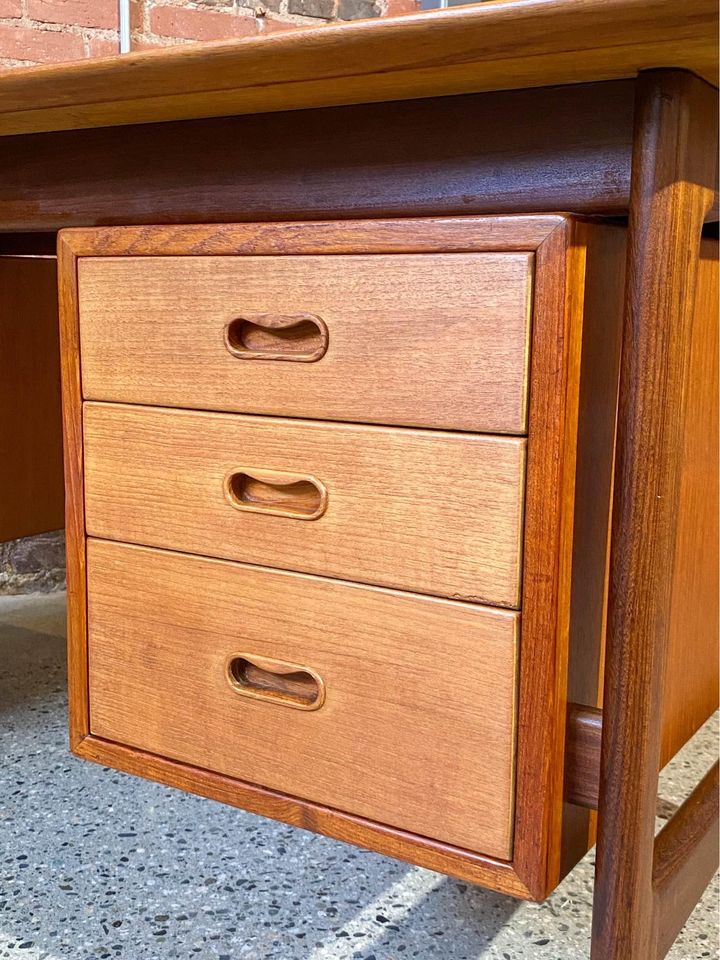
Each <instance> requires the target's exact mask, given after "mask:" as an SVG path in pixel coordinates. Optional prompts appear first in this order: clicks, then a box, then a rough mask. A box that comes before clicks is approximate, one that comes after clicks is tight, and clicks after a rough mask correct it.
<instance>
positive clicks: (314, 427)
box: [84, 403, 526, 607]
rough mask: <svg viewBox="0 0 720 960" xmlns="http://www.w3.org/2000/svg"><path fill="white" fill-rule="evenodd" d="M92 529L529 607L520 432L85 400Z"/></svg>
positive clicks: (162, 544) (211, 553)
mask: <svg viewBox="0 0 720 960" xmlns="http://www.w3.org/2000/svg"><path fill="white" fill-rule="evenodd" d="M84 443H85V501H86V526H87V532H88V535H90V536H93V537H100V538H104V539H110V540H122V541H126V542H133V543H140V544H146V545H148V546H155V547H165V548H168V549H174V550H183V551H186V552H190V553H199V554H205V555H207V556H215V557H222V558H226V559H230V560H241V561H245V562H248V563H257V564H262V565H264V566H271V567H280V568H285V569H290V570H299V571H304V572H307V573H315V574H324V575H325V576H332V577H338V578H341V579H345V580H357V581H362V582H365V583H372V584H378V585H380V586H387V587H396V588H401V589H409V590H415V591H418V592H421V593H429V594H437V595H441V596H447V597H453V598H456V599H462V600H471V601H477V602H483V603H491V604H496V605H500V606H508V607H517V606H518V605H519V589H520V560H521V532H522V514H523V496H524V473H525V444H526V441H525V440H523V439H520V438H509V437H489V436H481V435H476V434H464V433H444V432H439V431H427V430H411V429H399V428H389V427H370V426H354V425H349V424H337V423H323V422H311V421H298V420H282V419H277V418H270V417H250V416H239V415H235V414H215V413H204V412H196V411H185V410H166V409H163V408H151V407H133V406H119V405H113V404H104V403H86V404H85V406H84Z"/></svg>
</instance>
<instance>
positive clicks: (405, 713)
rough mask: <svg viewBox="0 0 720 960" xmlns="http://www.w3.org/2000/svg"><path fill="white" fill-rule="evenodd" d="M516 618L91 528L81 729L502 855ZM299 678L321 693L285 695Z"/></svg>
mask: <svg viewBox="0 0 720 960" xmlns="http://www.w3.org/2000/svg"><path fill="white" fill-rule="evenodd" d="M517 630H518V614H516V613H513V612H511V611H502V610H492V609H488V608H484V607H477V606H473V605H471V604H463V603H456V602H453V601H448V600H438V599H436V598H429V597H417V596H412V595H410V594H403V593H397V592H393V591H388V590H381V589H378V588H373V587H364V586H360V585H357V584H348V583H342V582H339V581H332V580H324V579H321V578H316V577H308V576H304V575H299V574H293V573H285V572H280V571H272V570H265V569H261V568H258V567H249V566H244V565H240V564H235V563H229V562H225V561H218V560H208V559H205V558H199V557H192V556H187V555H180V554H172V553H165V552H162V551H157V550H151V549H147V548H142V547H133V546H127V545H124V544H116V543H108V542H103V541H93V540H90V541H89V542H88V631H89V670H90V726H91V731H92V733H93V734H96V735H98V736H100V737H104V738H106V739H109V740H113V741H116V742H120V743H124V744H128V745H130V746H134V747H137V748H140V749H143V750H147V751H150V752H151V753H155V754H159V755H162V756H166V757H170V758H172V759H174V760H179V761H182V762H186V763H190V764H193V765H197V766H200V767H203V768H205V769H211V770H214V771H216V772H220V773H223V774H226V775H228V776H231V777H236V778H238V779H241V780H244V781H249V782H252V783H256V784H260V785H263V786H266V787H269V788H272V789H274V790H279V791H282V792H283V793H287V794H291V795H293V796H297V797H301V798H303V799H307V800H312V801H315V802H317V803H322V804H325V805H327V806H330V807H334V808H335V809H339V810H344V811H349V812H352V813H355V814H358V815H360V816H364V817H366V818H368V819H371V820H374V821H378V822H381V823H385V824H389V825H391V826H395V827H399V828H401V829H406V830H410V831H412V832H415V833H419V834H422V835H424V836H428V837H433V838H435V839H438V840H441V841H444V842H448V843H452V844H456V845H458V846H460V847H464V848H467V849H471V850H474V851H477V852H481V853H485V854H488V855H491V856H495V857H499V858H501V859H507V858H509V857H510V853H511V840H512V834H511V821H512V812H513V766H514V723H515V720H514V718H515V684H516V681H515V674H516V658H517ZM248 663H253V664H254V672H252V673H251V671H249V670H247V669H245V672H243V671H242V670H241V669H238V664H240V665H247V664H248ZM268 665H269V666H270V667H271V668H272V669H266V668H267V667H268ZM285 665H289V666H290V667H291V668H292V669H291V670H290V671H289V672H288V668H286V667H285ZM283 670H284V671H285V672H283ZM308 677H309V678H311V679H312V681H313V683H314V684H315V685H316V687H315V689H319V688H320V687H321V688H322V694H323V698H324V699H323V700H322V703H321V705H319V706H317V704H315V703H311V704H310V705H311V706H313V707H315V708H314V709H295V708H294V703H293V697H295V698H296V699H302V697H303V696H304V695H305V693H304V690H303V678H305V679H307V678H308ZM306 686H307V684H306ZM248 691H249V692H250V694H252V695H248ZM307 699H308V700H311V696H310V697H308V698H307ZM439 797H442V802H441V803H439V802H438V798H439Z"/></svg>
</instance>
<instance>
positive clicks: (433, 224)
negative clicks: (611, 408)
mask: <svg viewBox="0 0 720 960" xmlns="http://www.w3.org/2000/svg"><path fill="white" fill-rule="evenodd" d="M564 219H565V218H564V217H563V216H561V215H558V214H547V213H544V214H527V215H526V214H516V215H514V216H492V217H477V216H465V217H455V216H453V217H402V218H398V219H392V220H382V219H373V220H317V221H312V220H310V221H306V222H304V223H296V222H294V221H283V222H279V223H258V222H255V223H223V224H204V223H189V224H181V225H179V226H178V225H174V224H168V225H158V224H153V225H152V226H124V227H69V228H68V229H66V230H62V231H61V232H60V234H59V236H58V242H59V243H61V244H65V245H67V246H68V247H70V249H72V250H73V251H74V253H75V254H76V255H77V256H79V257H83V258H85V257H88V258H90V257H235V256H246V257H289V256H319V255H321V254H322V255H326V256H339V255H345V256H347V255H348V254H365V255H371V254H372V255H376V254H397V253H404V254H410V253H414V254H417V253H422V254H427V253H501V252H502V253H508V252H510V253H512V252H516V251H519V250H522V251H533V250H536V249H537V248H538V247H539V246H540V244H541V243H543V241H545V240H546V239H547V237H548V236H549V234H551V233H552V232H553V230H555V229H556V228H557V227H559V226H560V225H561V224H562V223H563V222H564Z"/></svg>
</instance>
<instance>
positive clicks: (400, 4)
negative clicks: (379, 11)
mask: <svg viewBox="0 0 720 960" xmlns="http://www.w3.org/2000/svg"><path fill="white" fill-rule="evenodd" d="M419 10H420V0H386V4H385V10H384V13H383V16H386V17H399V16H400V15H401V14H403V13H418V12H419Z"/></svg>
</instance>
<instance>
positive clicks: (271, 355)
mask: <svg viewBox="0 0 720 960" xmlns="http://www.w3.org/2000/svg"><path fill="white" fill-rule="evenodd" d="M225 346H226V347H227V349H228V350H229V351H230V353H231V354H232V355H233V356H234V357H238V358H239V359H241V360H294V361H296V362H298V363H313V362H314V361H316V360H320V358H321V357H324V356H325V353H326V351H327V348H328V329H327V326H326V324H325V321H324V320H322V319H321V318H320V317H316V316H315V315H314V314H312V313H295V314H290V315H284V314H273V313H256V314H251V315H249V316H246V317H236V318H235V319H234V320H231V321H230V322H229V323H228V324H227V325H226V327H225Z"/></svg>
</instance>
